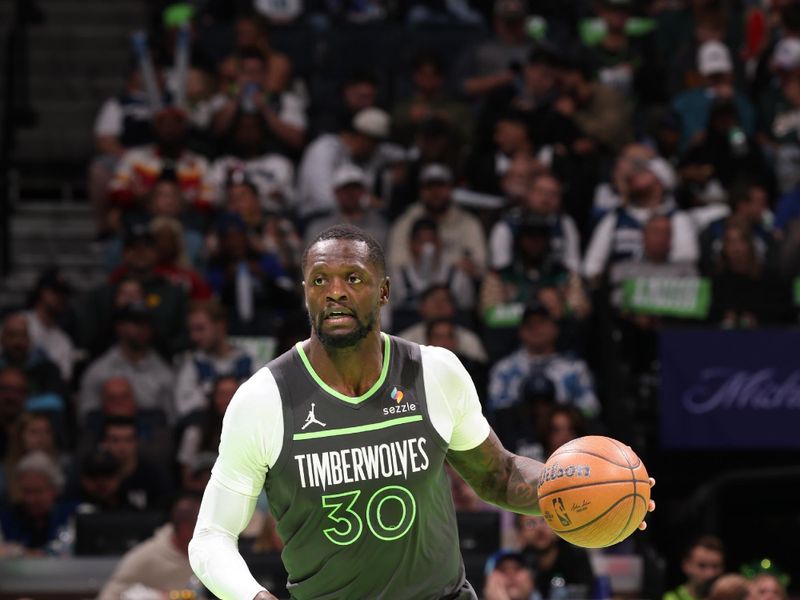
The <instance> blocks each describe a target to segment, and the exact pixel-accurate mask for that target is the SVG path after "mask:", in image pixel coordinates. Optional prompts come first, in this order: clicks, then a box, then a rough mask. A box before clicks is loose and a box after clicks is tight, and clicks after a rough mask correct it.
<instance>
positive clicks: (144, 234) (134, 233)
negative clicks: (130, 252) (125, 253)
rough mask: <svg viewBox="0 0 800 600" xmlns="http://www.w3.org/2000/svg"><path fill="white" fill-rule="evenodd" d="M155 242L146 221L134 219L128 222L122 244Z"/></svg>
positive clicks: (126, 245) (131, 244)
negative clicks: (134, 220)
mask: <svg viewBox="0 0 800 600" xmlns="http://www.w3.org/2000/svg"><path fill="white" fill-rule="evenodd" d="M139 243H142V244H155V238H154V237H153V232H152V231H151V229H150V223H149V222H148V221H136V222H133V223H129V224H128V226H127V227H126V228H125V239H124V244H123V245H124V246H125V247H126V248H127V247H128V246H133V245H135V244H139Z"/></svg>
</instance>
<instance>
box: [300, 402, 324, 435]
mask: <svg viewBox="0 0 800 600" xmlns="http://www.w3.org/2000/svg"><path fill="white" fill-rule="evenodd" d="M312 423H316V424H317V425H322V426H323V427H325V423H323V422H322V421H320V420H318V419H317V417H315V416H314V403H313V402H312V403H311V410H310V411H308V416H307V417H306V422H305V425H303V426H302V427H301V428H300V429H305V428H306V427H308V426H309V425H311V424H312Z"/></svg>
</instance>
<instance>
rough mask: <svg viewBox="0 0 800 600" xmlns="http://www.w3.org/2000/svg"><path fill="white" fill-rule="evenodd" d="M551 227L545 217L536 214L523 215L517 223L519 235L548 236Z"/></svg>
mask: <svg viewBox="0 0 800 600" xmlns="http://www.w3.org/2000/svg"><path fill="white" fill-rule="evenodd" d="M551 231H552V226H551V224H550V222H549V221H548V220H547V217H545V216H543V215H537V214H532V213H531V214H527V215H525V216H524V217H523V218H522V220H521V221H520V223H519V230H518V232H519V235H525V234H540V235H548V236H549V235H550V233H551Z"/></svg>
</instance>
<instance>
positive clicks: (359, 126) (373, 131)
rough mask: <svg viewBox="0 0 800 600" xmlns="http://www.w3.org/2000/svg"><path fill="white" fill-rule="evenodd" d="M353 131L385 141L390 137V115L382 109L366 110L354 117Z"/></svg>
mask: <svg viewBox="0 0 800 600" xmlns="http://www.w3.org/2000/svg"><path fill="white" fill-rule="evenodd" d="M353 130H354V131H357V132H358V133H360V134H362V135H366V136H368V137H371V138H376V139H383V138H385V137H387V136H388V135H389V115H388V114H387V113H386V112H385V111H383V110H381V109H380V108H365V109H363V110H360V111H358V112H357V113H356V116H355V117H353Z"/></svg>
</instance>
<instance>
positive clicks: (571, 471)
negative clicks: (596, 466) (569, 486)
mask: <svg viewBox="0 0 800 600" xmlns="http://www.w3.org/2000/svg"><path fill="white" fill-rule="evenodd" d="M562 477H591V475H590V468H589V465H570V466H568V467H567V468H564V467H562V466H561V465H560V464H558V463H553V464H552V465H551V466H549V467H545V468H544V469H543V470H542V472H541V473H540V474H539V485H538V486H537V487H542V485H544V483H545V482H546V481H554V480H556V479H561V478H562Z"/></svg>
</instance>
